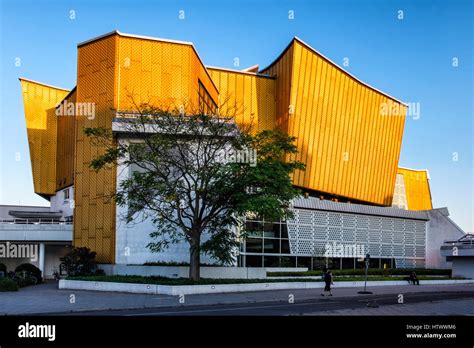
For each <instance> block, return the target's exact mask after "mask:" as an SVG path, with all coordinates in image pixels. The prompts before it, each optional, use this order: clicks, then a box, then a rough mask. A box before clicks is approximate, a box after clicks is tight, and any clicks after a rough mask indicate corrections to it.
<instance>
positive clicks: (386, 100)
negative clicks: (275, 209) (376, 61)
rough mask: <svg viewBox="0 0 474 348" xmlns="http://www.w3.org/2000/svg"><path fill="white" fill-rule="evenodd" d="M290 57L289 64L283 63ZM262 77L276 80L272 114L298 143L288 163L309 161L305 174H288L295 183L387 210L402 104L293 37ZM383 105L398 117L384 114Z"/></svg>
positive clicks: (402, 117) (399, 137) (399, 141)
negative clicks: (277, 99)
mask: <svg viewBox="0 0 474 348" xmlns="http://www.w3.org/2000/svg"><path fill="white" fill-rule="evenodd" d="M290 49H291V51H290ZM290 52H291V54H292V58H289V57H287V58H286V59H284V58H285V55H288V54H290ZM263 72H264V73H267V74H270V75H271V74H275V76H276V78H277V89H280V90H277V95H278V96H282V97H281V100H282V103H281V105H280V106H279V107H278V108H277V110H278V112H280V115H279V117H280V118H281V119H283V121H282V122H281V124H282V125H283V126H285V121H284V119H285V117H287V119H288V122H287V131H288V134H290V135H293V136H296V137H297V147H298V151H299V152H298V154H297V155H294V156H292V157H291V159H297V160H299V161H302V162H304V163H306V170H305V171H298V172H296V173H295V174H294V175H293V183H294V184H295V185H296V186H299V187H302V188H305V189H309V190H315V191H320V192H325V193H328V194H331V195H337V196H341V197H345V198H348V199H352V200H358V201H365V202H369V203H373V204H379V205H390V204H391V203H392V198H393V189H394V185H395V177H396V172H397V164H398V159H399V155H400V147H401V141H402V135H403V127H404V121H405V112H406V109H405V107H404V106H403V104H401V103H400V102H398V101H396V100H395V99H393V98H390V97H388V96H386V95H384V94H382V93H380V92H378V91H376V90H375V89H373V88H371V87H369V86H367V85H366V84H363V83H361V82H359V81H358V80H356V79H355V78H353V77H352V76H350V75H349V74H347V73H346V72H344V71H343V70H342V69H340V68H339V67H337V66H336V65H335V64H333V63H332V62H330V61H329V60H328V59H326V58H324V57H323V56H321V55H320V54H319V53H317V52H316V51H314V50H313V49H312V48H311V47H309V46H307V45H306V44H304V43H303V42H301V41H300V40H298V39H295V40H293V42H292V44H291V45H290V46H289V47H288V49H287V51H286V53H285V54H283V55H282V56H281V57H280V58H279V61H277V62H276V63H274V64H273V65H272V66H270V67H269V68H268V69H266V70H264V71H263ZM280 78H283V79H284V80H286V81H285V83H280V82H279V80H280ZM282 89H283V90H282ZM288 91H289V92H288ZM288 93H289V98H288ZM286 101H288V105H287V106H286V107H285V102H286ZM383 105H387V106H389V107H390V108H389V109H388V110H389V111H390V110H396V111H397V113H396V114H392V115H386V116H385V115H383V114H382V109H383V107H382V106H383ZM285 109H288V110H289V112H288V111H286V110H285ZM285 113H286V114H287V115H288V116H285V115H286V114H285ZM282 115H283V116H282Z"/></svg>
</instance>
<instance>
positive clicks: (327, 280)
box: [321, 269, 334, 296]
mask: <svg viewBox="0 0 474 348" xmlns="http://www.w3.org/2000/svg"><path fill="white" fill-rule="evenodd" d="M324 283H325V284H326V286H325V287H324V291H325V292H329V296H332V293H331V284H334V282H333V276H332V272H331V270H329V269H327V270H326V273H325V274H324ZM321 296H324V293H322V294H321Z"/></svg>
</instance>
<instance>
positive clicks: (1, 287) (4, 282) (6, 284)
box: [0, 277, 18, 291]
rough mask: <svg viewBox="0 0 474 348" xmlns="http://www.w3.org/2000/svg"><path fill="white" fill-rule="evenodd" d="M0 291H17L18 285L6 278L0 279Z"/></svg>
mask: <svg viewBox="0 0 474 348" xmlns="http://www.w3.org/2000/svg"><path fill="white" fill-rule="evenodd" d="M0 291H18V284H17V283H16V282H15V281H14V280H13V279H10V278H8V277H5V278H0Z"/></svg>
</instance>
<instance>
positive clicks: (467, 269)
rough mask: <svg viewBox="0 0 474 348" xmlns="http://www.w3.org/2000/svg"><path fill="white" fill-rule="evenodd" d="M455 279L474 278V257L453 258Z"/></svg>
mask: <svg viewBox="0 0 474 348" xmlns="http://www.w3.org/2000/svg"><path fill="white" fill-rule="evenodd" d="M452 272H453V277H465V278H474V257H453V271H452Z"/></svg>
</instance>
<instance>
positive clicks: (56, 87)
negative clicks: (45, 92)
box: [18, 77, 76, 92]
mask: <svg viewBox="0 0 474 348" xmlns="http://www.w3.org/2000/svg"><path fill="white" fill-rule="evenodd" d="M18 80H20V81H28V82H32V83H36V84H38V85H42V86H45V87H49V88H54V89H60V90H62V91H66V92H71V90H70V89H67V88H62V87H58V86H53V85H49V84H47V83H43V82H39V81H35V80H31V79H27V78H25V77H19V78H18ZM74 88H76V87H74Z"/></svg>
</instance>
